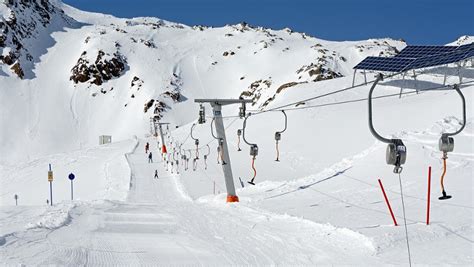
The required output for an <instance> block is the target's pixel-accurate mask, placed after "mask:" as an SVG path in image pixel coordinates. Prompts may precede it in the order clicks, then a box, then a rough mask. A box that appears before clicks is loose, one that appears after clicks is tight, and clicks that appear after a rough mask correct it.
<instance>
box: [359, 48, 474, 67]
mask: <svg viewBox="0 0 474 267" xmlns="http://www.w3.org/2000/svg"><path fill="white" fill-rule="evenodd" d="M472 57H474V43H470V44H467V45H461V46H407V47H405V48H404V49H403V50H402V51H401V52H400V53H399V54H398V55H396V56H395V57H367V58H365V59H364V60H362V62H360V63H359V64H357V65H356V66H355V67H354V69H359V70H375V71H387V72H403V71H408V70H412V69H419V68H426V67H434V66H440V65H445V64H450V63H455V62H459V61H462V60H465V59H469V58H472Z"/></svg>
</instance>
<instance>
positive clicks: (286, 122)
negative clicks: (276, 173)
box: [275, 110, 288, 161]
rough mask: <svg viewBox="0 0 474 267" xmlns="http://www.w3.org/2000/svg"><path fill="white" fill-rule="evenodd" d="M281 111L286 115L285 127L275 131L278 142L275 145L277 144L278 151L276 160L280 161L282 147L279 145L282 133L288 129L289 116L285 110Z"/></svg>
mask: <svg viewBox="0 0 474 267" xmlns="http://www.w3.org/2000/svg"><path fill="white" fill-rule="evenodd" d="M281 112H283V115H285V128H284V129H283V130H282V131H279V132H275V142H276V144H275V146H276V153H277V155H276V160H275V161H280V148H279V146H278V143H279V142H280V140H281V134H282V133H284V132H285V131H286V129H287V128H288V116H287V115H286V113H285V111H284V110H282V111H281Z"/></svg>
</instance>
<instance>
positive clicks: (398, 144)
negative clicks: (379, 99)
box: [368, 74, 407, 174]
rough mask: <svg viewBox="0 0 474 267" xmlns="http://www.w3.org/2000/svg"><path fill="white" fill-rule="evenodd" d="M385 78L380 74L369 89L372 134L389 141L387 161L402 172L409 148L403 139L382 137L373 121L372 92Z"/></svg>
mask: <svg viewBox="0 0 474 267" xmlns="http://www.w3.org/2000/svg"><path fill="white" fill-rule="evenodd" d="M382 80H383V75H382V74H378V75H377V78H376V79H375V81H374V83H373V84H372V87H371V88H370V91H369V101H368V102H369V128H370V132H371V133H372V135H373V136H374V137H375V138H376V139H377V140H379V141H381V142H383V143H387V144H388V146H387V151H386V162H387V164H388V165H393V166H395V167H394V169H393V172H394V173H398V174H399V173H401V172H402V170H403V167H402V165H403V164H405V161H406V158H407V148H406V146H405V145H404V144H403V142H402V140H401V139H387V138H384V137H382V136H381V135H380V134H378V133H377V131H375V129H374V125H373V122H372V93H373V92H374V89H375V87H376V86H377V84H378V83H379V82H380V81H382Z"/></svg>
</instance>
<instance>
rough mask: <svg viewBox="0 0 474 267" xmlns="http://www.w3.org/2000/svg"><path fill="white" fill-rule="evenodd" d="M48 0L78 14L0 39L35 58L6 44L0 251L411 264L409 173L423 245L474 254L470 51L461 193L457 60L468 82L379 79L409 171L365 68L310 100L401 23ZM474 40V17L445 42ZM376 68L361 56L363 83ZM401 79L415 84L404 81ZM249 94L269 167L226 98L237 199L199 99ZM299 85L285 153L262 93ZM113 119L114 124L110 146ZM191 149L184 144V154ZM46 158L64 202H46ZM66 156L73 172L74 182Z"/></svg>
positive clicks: (12, 257) (115, 259)
mask: <svg viewBox="0 0 474 267" xmlns="http://www.w3.org/2000/svg"><path fill="white" fill-rule="evenodd" d="M38 3H39V2H38ZM23 4H24V3H23ZM23 4H22V5H23ZM53 4H54V6H55V7H56V8H57V10H64V12H65V13H64V14H62V15H58V14H56V16H51V18H53V19H52V20H51V22H50V23H49V24H44V25H43V24H39V22H38V23H34V24H31V25H36V27H39V28H35V31H32V32H35V34H33V35H31V36H27V37H25V38H22V39H21V41H22V42H23V45H24V46H23V48H22V49H20V50H16V47H15V46H12V45H11V43H9V42H10V41H11V40H12V39H11V38H12V37H11V36H8V38H7V39H6V40H7V42H6V46H5V47H4V48H2V49H3V50H2V55H9V54H10V52H11V53H18V54H15V55H16V56H18V58H17V59H16V60H17V62H20V63H22V64H21V66H22V67H23V68H24V74H25V77H24V79H19V77H17V76H16V74H15V73H14V72H13V71H12V69H11V67H10V66H9V65H6V64H1V63H0V65H1V69H0V83H1V86H0V87H1V88H0V125H1V126H2V129H1V130H0V147H1V153H0V263H1V264H3V265H21V264H25V265H73V266H77V265H90V266H96V265H109V266H116V265H164V266H168V265H193V266H195V265H204V266H209V265H216V266H221V265H304V266H315V265H371V266H372V265H377V266H378V265H407V264H408V256H407V246H406V237H405V231H404V227H403V223H404V219H403V213H402V204H401V197H402V195H401V192H400V184H399V183H400V181H401V184H402V189H403V197H404V202H405V209H406V220H407V228H408V237H409V242H410V248H411V257H412V259H411V260H412V263H413V264H415V265H438V264H441V265H464V266H472V265H473V244H474V234H473V225H474V224H473V209H474V201H473V197H472V191H473V189H474V186H473V182H472V178H473V177H474V167H473V164H474V126H473V118H474V110H473V99H474V95H473V89H474V82H473V81H474V69H473V66H472V62H468V63H467V64H466V66H465V68H464V69H463V70H462V76H463V77H464V78H463V82H464V84H463V85H462V86H461V90H462V92H463V93H464V95H465V98H466V102H467V103H466V104H467V120H466V127H465V129H464V130H463V131H462V132H461V133H460V134H458V135H456V136H454V139H455V149H454V151H453V152H450V153H448V159H447V172H446V177H445V181H444V183H445V188H446V191H447V193H448V194H449V195H452V196H453V197H452V198H451V199H449V200H444V201H441V200H438V197H439V196H440V195H441V192H440V185H439V181H440V176H441V174H442V160H441V157H442V153H441V152H440V151H439V150H438V140H439V138H440V136H441V134H443V133H446V132H454V131H456V130H457V129H459V128H460V127H461V125H462V123H463V118H462V110H461V104H460V103H461V100H460V97H459V95H458V94H457V93H456V92H455V91H453V90H449V89H450V88H449V87H443V82H444V81H443V80H444V74H445V73H448V77H447V80H446V84H448V85H452V84H454V83H458V82H459V80H458V77H457V68H456V66H443V67H437V68H430V69H426V70H420V71H418V72H417V73H416V74H417V76H416V81H415V80H414V79H413V77H409V76H410V75H411V74H410V75H409V76H407V77H406V80H405V81H403V80H402V77H401V75H398V76H395V77H390V78H387V79H385V80H384V81H382V82H381V83H380V84H379V85H378V86H377V87H376V91H375V93H374V96H387V95H392V96H390V97H384V98H380V99H376V100H374V112H375V113H374V125H375V127H376V129H377V131H379V132H380V134H382V135H383V136H385V137H387V138H400V139H402V140H403V142H404V143H405V145H406V146H407V153H408V156H407V162H406V164H405V165H404V166H403V167H404V169H403V172H402V173H401V175H400V177H399V176H398V175H396V174H394V173H393V172H392V170H393V166H388V165H386V163H385V149H386V144H383V143H380V142H378V141H376V140H375V138H374V137H373V136H372V135H371V134H370V131H369V128H368V126H367V120H368V118H367V101H366V97H367V95H368V90H369V88H370V86H371V83H368V84H366V85H361V86H359V87H356V88H353V89H350V90H346V91H343V92H341V93H337V94H331V95H328V96H325V97H321V98H318V99H315V100H312V101H303V102H304V103H303V102H300V101H301V100H302V99H307V98H310V97H314V96H318V95H324V94H327V93H331V92H334V91H336V90H341V89H343V88H348V87H350V85H351V83H352V79H353V76H352V75H353V70H352V67H353V66H354V65H355V64H356V63H358V62H359V61H360V60H362V59H363V58H364V57H366V56H389V55H393V54H396V51H397V50H400V49H402V48H403V47H404V46H405V45H406V44H405V43H404V42H402V41H395V40H391V39H388V38H387V39H371V40H366V41H350V42H331V41H325V40H321V39H317V38H314V37H311V36H307V35H305V34H302V33H296V32H292V31H291V30H290V29H283V30H271V29H265V28H260V27H252V26H250V25H247V24H245V23H241V24H238V25H227V26H224V27H220V28H208V27H203V26H195V27H189V26H186V25H182V24H178V23H173V22H168V21H164V20H160V19H157V18H135V19H120V18H115V17H112V16H109V15H103V14H96V13H87V12H82V11H80V10H77V9H74V8H72V7H70V6H67V5H63V4H61V3H60V2H59V1H54V2H53ZM20 6H21V5H20ZM29 8H31V7H29ZM12 9H13V10H14V11H15V12H16V13H15V12H13V13H15V14H20V13H21V12H19V11H22V10H23V9H19V10H16V9H14V7H7V6H6V4H5V3H1V4H0V18H1V19H2V21H6V20H9V19H11V17H10V15H11V14H12V13H11V12H12ZM28 10H29V9H28ZM48 10H52V9H50V8H49V9H48ZM28 12H33V13H32V14H35V12H38V11H34V10H29V11H28ZM25 14H26V13H25ZM28 14H29V13H28ZM17 16H19V15H17ZM37 18H38V17H37V16H31V17H28V19H31V20H33V21H34V20H35V19H37ZM10 23H11V22H10ZM12 32H14V31H10V34H12ZM472 41H473V37H471V36H464V37H461V38H459V40H457V41H454V42H453V43H452V44H451V45H460V44H464V43H469V42H472ZM33 48H37V50H36V49H33ZM13 51H16V52H13ZM27 55H30V56H31V57H29V56H27ZM29 59H31V61H29ZM114 60H116V61H114ZM25 62H27V63H25ZM28 62H29V63H28ZM111 62H112V63H111ZM23 63H25V64H23ZM120 63H123V66H121V65H120ZM28 64H30V65H31V66H32V67H31V68H28V66H30V65H28ZM84 66H87V71H84V68H83V67H84ZM122 67H123V68H122ZM98 77H100V79H99V78H98ZM373 78H374V74H373V73H368V74H367V79H368V80H369V82H370V81H372V80H373ZM76 81H77V82H76ZM355 81H356V84H361V83H363V82H364V76H363V75H362V74H360V73H357V74H356V76H355ZM401 86H403V87H404V91H403V92H404V93H407V94H405V95H403V96H402V97H401V98H398V95H397V94H398V93H399V91H400V87H401ZM433 88H436V90H428V89H433ZM416 90H418V92H416ZM240 96H243V97H245V98H247V99H252V100H253V101H254V102H253V104H252V105H249V106H248V107H247V108H248V111H249V112H251V113H252V114H254V115H251V116H250V117H249V118H248V119H247V128H246V131H245V135H246V139H247V140H248V141H249V142H251V143H257V144H258V146H259V154H258V156H257V158H256V161H255V167H256V174H257V175H256V178H255V182H256V185H255V186H252V185H250V184H248V183H247V181H249V180H250V179H251V178H252V177H253V174H254V172H253V170H252V167H251V156H250V155H249V146H248V145H247V144H246V143H245V142H244V140H242V139H240V140H239V138H238V136H237V130H238V129H242V123H243V120H242V119H239V118H238V117H236V115H237V113H238V106H226V107H224V108H223V112H222V113H223V116H224V124H225V127H226V134H227V142H228V146H229V150H230V151H229V153H230V158H231V163H232V170H233V175H234V183H235V186H236V188H237V195H238V196H239V198H240V202H239V203H226V202H225V201H226V196H227V194H226V190H225V188H226V187H225V183H224V178H223V173H222V165H221V163H218V162H219V161H220V159H219V157H218V153H217V142H216V140H215V139H214V138H213V137H212V135H211V121H212V118H211V115H212V110H211V107H210V106H207V105H206V106H205V108H206V112H207V118H206V123H204V124H199V125H196V126H195V127H194V131H193V137H195V138H198V139H199V141H200V145H199V147H198V151H197V152H198V153H199V158H198V159H197V160H196V168H195V170H193V159H194V158H195V157H196V146H195V145H194V141H193V139H192V138H191V136H190V129H191V127H192V125H193V124H194V123H196V122H197V115H198V108H199V106H198V105H197V104H195V103H194V99H195V98H233V99H236V98H238V97H240ZM150 100H153V102H152V104H151V106H147V104H148V103H150ZM298 102H300V103H299V104H298V105H297V106H296V105H291V106H288V107H286V113H287V115H288V129H287V130H286V131H285V132H284V133H282V138H281V141H280V142H279V149H280V161H279V162H277V161H275V159H276V147H275V140H274V135H275V132H277V131H281V130H282V129H283V128H284V116H283V114H282V112H281V111H275V112H266V113H261V114H258V112H259V111H260V110H268V109H271V108H275V107H278V106H281V105H285V104H288V103H298ZM157 103H158V104H159V105H160V106H159V108H160V110H159V112H158V113H159V114H160V116H161V117H162V119H161V120H162V121H166V122H170V123H171V124H170V125H169V127H168V128H165V129H164V131H165V142H166V145H167V148H168V152H169V154H168V155H166V156H164V157H162V155H161V153H160V150H159V148H160V145H161V144H159V138H155V137H153V136H152V135H150V125H149V119H150V117H151V116H153V112H154V109H155V105H157ZM311 106H314V107H313V108H309V107H311ZM296 107H297V108H300V109H294V108H296ZM100 135H111V136H112V140H113V142H112V143H111V144H107V145H100V146H98V139H99V136H100ZM147 142H148V143H149V144H150V148H151V152H152V153H153V160H154V162H153V163H149V162H148V158H147V154H145V151H144V146H145V143H147ZM239 147H240V148H241V149H242V150H241V151H238V148H239ZM178 151H185V153H186V154H187V156H188V157H190V158H191V160H190V162H189V168H186V167H185V162H184V161H183V160H182V158H181V157H180V155H178V153H177V152H178ZM173 156H174V157H173ZM204 156H206V157H204ZM171 163H173V164H171ZM49 164H51V166H52V170H53V173H54V181H53V193H54V195H53V203H54V205H53V206H48V205H47V204H46V200H49V188H50V187H49V186H50V184H49V183H48V181H47V171H48V166H49ZM430 166H431V170H432V177H431V202H430V204H431V215H430V216H431V218H430V225H426V212H427V189H428V184H427V183H428V168H429V167H430ZM155 171H157V172H158V179H155V178H154V173H155ZM70 173H74V174H75V176H76V178H75V180H74V184H73V185H74V200H73V201H72V200H71V192H70V190H71V181H70V180H69V179H68V175H69V174H70ZM378 179H380V180H381V182H382V183H383V185H384V187H385V191H386V193H387V197H388V199H389V201H390V204H391V207H392V209H393V212H394V215H395V218H396V220H397V222H398V225H399V226H394V223H393V222H392V219H391V217H390V214H389V212H388V209H387V206H386V204H385V201H384V197H383V195H382V192H381V190H380V187H379V182H378ZM15 195H17V196H18V199H17V201H18V206H15V199H14V196H15Z"/></svg>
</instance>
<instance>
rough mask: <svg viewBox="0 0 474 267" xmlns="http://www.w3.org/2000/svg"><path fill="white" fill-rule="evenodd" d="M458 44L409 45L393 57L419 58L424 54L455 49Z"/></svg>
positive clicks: (434, 53) (430, 54)
mask: <svg viewBox="0 0 474 267" xmlns="http://www.w3.org/2000/svg"><path fill="white" fill-rule="evenodd" d="M456 48H458V46H423V45H409V46H407V47H405V48H404V49H403V50H402V51H400V53H398V55H396V56H395V57H408V58H419V57H424V56H432V55H436V54H442V53H448V52H451V51H453V50H456Z"/></svg>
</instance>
